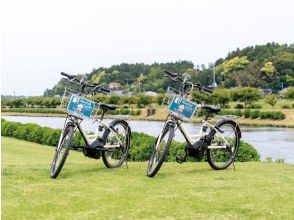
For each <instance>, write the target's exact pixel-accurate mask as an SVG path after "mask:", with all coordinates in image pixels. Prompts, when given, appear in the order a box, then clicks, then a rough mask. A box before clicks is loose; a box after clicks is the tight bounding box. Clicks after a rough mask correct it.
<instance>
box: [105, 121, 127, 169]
mask: <svg viewBox="0 0 294 220" xmlns="http://www.w3.org/2000/svg"><path fill="white" fill-rule="evenodd" d="M110 127H111V128H112V129H113V131H112V130H110V129H107V130H105V132H104V134H103V137H102V140H103V143H104V144H105V145H104V148H107V149H108V150H107V151H102V159H103V162H104V164H105V166H106V167H108V168H116V167H119V166H121V165H122V164H123V162H124V161H125V160H126V159H127V156H128V152H129V148H130V138H131V130H130V127H129V124H128V123H127V122H126V121H124V120H121V119H116V120H114V121H112V122H111V124H110Z"/></svg>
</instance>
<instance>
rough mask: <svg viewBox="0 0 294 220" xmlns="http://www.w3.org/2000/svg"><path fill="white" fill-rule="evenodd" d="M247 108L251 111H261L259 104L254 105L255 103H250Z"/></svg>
mask: <svg viewBox="0 0 294 220" xmlns="http://www.w3.org/2000/svg"><path fill="white" fill-rule="evenodd" d="M248 108H251V109H261V108H262V106H261V105H259V104H256V103H252V104H251V105H249V106H248Z"/></svg>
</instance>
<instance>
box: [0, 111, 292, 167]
mask: <svg viewBox="0 0 294 220" xmlns="http://www.w3.org/2000/svg"><path fill="white" fill-rule="evenodd" d="M2 118H4V119H6V120H9V121H17V122H22V123H36V124H39V125H41V126H48V127H52V128H62V127H63V125H64V118H61V117H28V116H2ZM106 121H107V120H106ZM129 123H130V126H131V130H132V131H137V132H143V133H146V134H149V135H152V136H157V135H158V134H159V132H160V130H161V128H162V126H163V122H157V121H132V120H131V121H129ZM83 126H85V128H87V129H86V130H88V131H94V130H95V129H96V128H97V123H94V124H93V121H92V120H88V121H86V120H85V121H83ZM185 127H186V129H187V131H188V132H189V133H191V134H196V132H197V133H198V131H199V128H200V124H189V123H186V124H185ZM240 127H241V131H242V140H244V141H246V142H248V143H250V144H252V145H253V146H255V148H256V149H257V151H258V153H259V154H260V155H261V159H262V160H264V159H265V158H266V157H271V158H273V159H285V162H287V163H291V164H294V129H293V128H274V127H249V126H240ZM175 139H177V140H179V141H184V138H183V136H182V135H181V133H180V132H178V131H177V133H176V136H175Z"/></svg>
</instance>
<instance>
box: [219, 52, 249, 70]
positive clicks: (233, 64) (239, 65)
mask: <svg viewBox="0 0 294 220" xmlns="http://www.w3.org/2000/svg"><path fill="white" fill-rule="evenodd" d="M247 64H249V60H248V59H247V57H246V56H243V57H234V58H232V59H230V60H226V61H225V62H223V63H222V64H221V65H220V66H219V67H218V68H220V70H221V71H222V72H223V73H224V74H227V73H230V72H233V71H237V70H241V69H243V68H244V67H245V66H246V65H247Z"/></svg>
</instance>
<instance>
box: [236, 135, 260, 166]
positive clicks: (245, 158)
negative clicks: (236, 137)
mask: <svg viewBox="0 0 294 220" xmlns="http://www.w3.org/2000/svg"><path fill="white" fill-rule="evenodd" d="M235 161H238V162H249V161H260V155H259V154H258V152H257V150H256V149H255V148H254V147H253V146H252V145H251V144H249V143H246V142H245V141H243V140H241V141H240V148H239V151H238V153H237V156H236V159H235Z"/></svg>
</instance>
